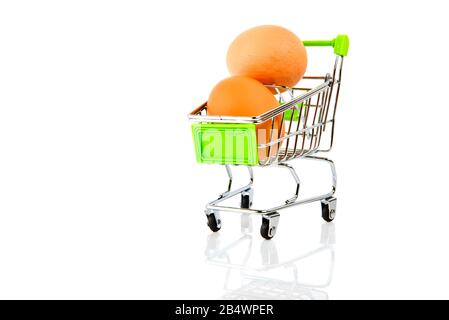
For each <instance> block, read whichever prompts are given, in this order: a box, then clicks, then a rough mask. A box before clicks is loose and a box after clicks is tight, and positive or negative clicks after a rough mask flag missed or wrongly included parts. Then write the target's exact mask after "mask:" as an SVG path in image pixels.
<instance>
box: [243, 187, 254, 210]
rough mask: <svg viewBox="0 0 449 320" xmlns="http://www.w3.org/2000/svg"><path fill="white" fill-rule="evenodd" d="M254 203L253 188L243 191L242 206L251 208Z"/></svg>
mask: <svg viewBox="0 0 449 320" xmlns="http://www.w3.org/2000/svg"><path fill="white" fill-rule="evenodd" d="M252 205H253V190H252V189H250V190H248V191H244V192H242V196H241V201H240V207H241V208H243V209H249V208H251V206H252Z"/></svg>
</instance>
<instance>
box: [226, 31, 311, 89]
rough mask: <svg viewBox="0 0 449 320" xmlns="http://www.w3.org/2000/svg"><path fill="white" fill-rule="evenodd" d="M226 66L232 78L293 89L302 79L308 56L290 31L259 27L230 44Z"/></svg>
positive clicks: (299, 41) (300, 42)
mask: <svg viewBox="0 0 449 320" xmlns="http://www.w3.org/2000/svg"><path fill="white" fill-rule="evenodd" d="M227 64H228V69H229V72H230V73H231V75H239V76H247V77H250V78H253V79H256V80H259V81H260V82H262V83H263V84H276V85H281V86H287V87H293V86H295V85H296V84H297V83H298V82H299V80H301V78H302V77H303V76H304V73H305V71H306V68H307V52H306V49H305V48H304V45H303V43H302V41H301V40H300V39H299V38H298V37H297V36H296V35H295V34H294V33H292V32H291V31H289V30H287V29H285V28H283V27H279V26H271V25H265V26H258V27H255V28H252V29H249V30H247V31H245V32H243V33H241V34H240V35H239V36H238V37H237V38H236V39H235V40H234V41H233V42H232V43H231V46H230V47H229V49H228V54H227Z"/></svg>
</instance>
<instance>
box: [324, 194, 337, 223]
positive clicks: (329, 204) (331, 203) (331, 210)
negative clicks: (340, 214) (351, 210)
mask: <svg viewBox="0 0 449 320" xmlns="http://www.w3.org/2000/svg"><path fill="white" fill-rule="evenodd" d="M336 212H337V199H336V198H333V197H330V198H327V199H324V200H321V217H322V218H323V219H324V220H325V221H327V222H331V221H332V220H334V219H335V214H336Z"/></svg>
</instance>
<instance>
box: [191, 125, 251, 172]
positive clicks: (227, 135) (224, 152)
mask: <svg viewBox="0 0 449 320" xmlns="http://www.w3.org/2000/svg"><path fill="white" fill-rule="evenodd" d="M192 134H193V141H194V143H195V153H196V160H197V161H198V162H199V163H209V164H240V165H247V166H254V165H257V164H258V163H259V160H258V156H257V139H256V125H255V124H250V123H249V124H232V123H224V124H222V123H195V124H192Z"/></svg>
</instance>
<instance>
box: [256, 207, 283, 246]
mask: <svg viewBox="0 0 449 320" xmlns="http://www.w3.org/2000/svg"><path fill="white" fill-rule="evenodd" d="M278 224H279V213H278V212H273V213H269V214H266V215H263V217H262V226H261V227H260V235H261V236H262V237H264V238H265V239H267V240H271V239H272V238H273V237H274V235H275V234H276V230H277V227H278Z"/></svg>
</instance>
